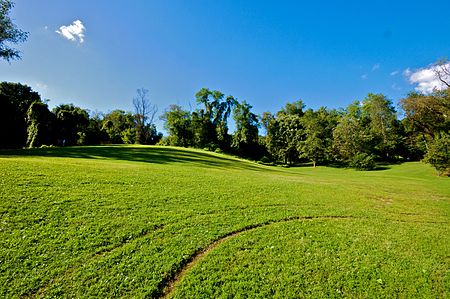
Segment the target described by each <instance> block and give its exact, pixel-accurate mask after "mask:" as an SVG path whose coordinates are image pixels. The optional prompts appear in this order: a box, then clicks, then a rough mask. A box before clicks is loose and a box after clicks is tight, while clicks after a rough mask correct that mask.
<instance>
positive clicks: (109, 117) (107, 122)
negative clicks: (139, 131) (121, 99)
mask: <svg viewBox="0 0 450 299" xmlns="http://www.w3.org/2000/svg"><path fill="white" fill-rule="evenodd" d="M102 131H104V132H105V133H106V134H107V135H108V140H109V142H111V143H115V144H118V143H134V141H135V138H136V129H135V123H134V117H133V114H132V113H131V112H125V111H123V110H113V111H111V112H110V113H108V114H106V115H105V117H104V118H103V121H102Z"/></svg>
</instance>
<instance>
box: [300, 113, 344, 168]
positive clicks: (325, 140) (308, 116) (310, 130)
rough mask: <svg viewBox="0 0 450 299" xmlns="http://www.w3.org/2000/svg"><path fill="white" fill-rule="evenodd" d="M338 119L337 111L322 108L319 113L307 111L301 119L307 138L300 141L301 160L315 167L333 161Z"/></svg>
mask: <svg viewBox="0 0 450 299" xmlns="http://www.w3.org/2000/svg"><path fill="white" fill-rule="evenodd" d="M337 117H338V114H337V112H336V111H334V110H332V111H328V110H327V109H326V108H324V107H321V108H320V109H319V110H318V111H313V110H311V109H309V110H307V111H306V112H305V114H304V115H303V117H302V118H301V120H302V123H303V127H304V134H305V136H306V137H305V138H304V139H303V140H300V141H299V143H298V146H297V150H298V152H299V154H300V158H306V159H309V160H310V161H312V162H313V167H316V164H317V163H321V162H324V161H327V160H330V159H331V146H332V139H333V128H334V127H335V126H336V123H337Z"/></svg>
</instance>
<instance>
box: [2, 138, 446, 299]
mask: <svg viewBox="0 0 450 299" xmlns="http://www.w3.org/2000/svg"><path fill="white" fill-rule="evenodd" d="M0 169H1V172H0V298H15V297H25V298H26V297H38V298H40V297H83V298H85V297H96V298H107V297H119V296H124V297H137V298H141V297H147V298H148V297H150V298H151V297H156V298H157V297H162V296H167V297H175V298H212V297H215V298H230V297H236V298H267V297H275V298H302V297H311V298H320V297H327V298H329V297H338V298H339V297H373V298H380V297H401V298H412V297H421V298H446V297H449V296H450V179H449V178H442V177H437V176H436V174H435V171H434V170H433V169H432V168H431V167H429V166H427V165H424V164H421V163H404V164H399V165H392V166H386V167H384V169H381V170H377V171H371V172H358V171H355V170H351V169H337V168H326V167H317V168H309V167H299V168H281V167H268V166H262V165H259V164H256V163H251V162H247V161H244V160H239V159H235V158H231V157H228V156H225V155H220V154H213V153H208V152H203V151H197V150H190V149H180V148H171V147H146V146H102V147H74V148H63V149H61V148H50V149H34V150H20V151H0Z"/></svg>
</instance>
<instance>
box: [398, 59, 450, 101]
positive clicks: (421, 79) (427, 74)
mask: <svg viewBox="0 0 450 299" xmlns="http://www.w3.org/2000/svg"><path fill="white" fill-rule="evenodd" d="M445 66H446V67H447V68H450V62H449V63H447V64H446V65H445ZM437 70H438V66H436V65H431V66H428V67H425V68H421V69H418V70H414V71H412V70H411V69H409V68H407V69H406V70H405V71H404V72H403V75H404V76H406V77H407V78H408V80H409V83H411V84H415V85H417V86H416V87H415V89H416V90H417V91H419V92H422V93H425V94H429V93H432V92H433V90H435V89H437V90H442V89H445V88H446V86H445V85H444V84H443V83H442V82H441V81H440V80H439V78H438V76H437V75H436V71H437ZM443 79H444V80H446V81H450V76H446V77H444V78H443Z"/></svg>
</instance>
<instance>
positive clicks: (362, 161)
mask: <svg viewBox="0 0 450 299" xmlns="http://www.w3.org/2000/svg"><path fill="white" fill-rule="evenodd" d="M349 165H350V167H353V168H355V169H357V170H372V169H374V168H375V157H374V156H373V155H369V154H366V153H358V154H356V155H355V156H353V158H352V159H351V160H350V163H349Z"/></svg>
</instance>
